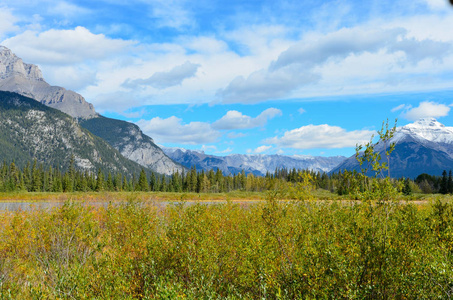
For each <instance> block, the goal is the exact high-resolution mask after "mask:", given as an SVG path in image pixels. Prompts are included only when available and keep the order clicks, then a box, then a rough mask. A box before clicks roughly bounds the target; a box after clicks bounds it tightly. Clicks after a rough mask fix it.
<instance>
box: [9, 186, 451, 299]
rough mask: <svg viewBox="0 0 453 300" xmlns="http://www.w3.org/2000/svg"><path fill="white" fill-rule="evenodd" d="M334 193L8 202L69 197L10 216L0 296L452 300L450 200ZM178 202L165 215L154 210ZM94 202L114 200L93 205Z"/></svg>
mask: <svg viewBox="0 0 453 300" xmlns="http://www.w3.org/2000/svg"><path fill="white" fill-rule="evenodd" d="M316 193H320V192H315V193H314V194H315V195H316ZM328 196H329V195H327V194H324V195H322V194H318V198H316V197H314V199H315V200H311V201H288V200H285V201H282V199H283V198H284V197H283V196H282V195H279V194H278V193H272V194H262V193H241V192H237V193H233V194H201V195H198V194H184V195H183V194H171V193H152V194H150V193H99V194H98V193H92V194H84V193H80V194H77V193H75V194H41V193H37V194H32V193H25V194H4V195H0V199H2V201H10V200H11V199H15V200H16V201H49V200H54V201H62V202H63V205H61V206H58V207H54V208H53V209H51V210H30V211H20V210H19V211H14V212H0V298H2V299H72V298H73V299H239V298H244V299H258V298H260V299H320V298H321V299H329V298H330V299H363V298H370V299H415V298H418V299H434V298H439V299H448V298H450V297H451V296H452V293H453V205H452V204H451V203H450V200H451V196H450V197H448V196H445V197H443V198H440V196H436V195H431V196H430V197H425V198H422V197H419V196H417V195H416V196H413V197H412V198H417V200H419V201H420V200H421V202H419V201H416V202H414V201H412V200H410V199H405V198H402V199H398V200H396V201H391V202H385V203H378V202H369V201H363V202H358V201H345V199H341V198H339V197H337V196H335V195H332V197H330V196H329V197H330V198H329V197H328ZM319 199H321V200H327V199H330V200H329V201H318V200H319ZM172 200H177V202H175V203H174V204H169V205H167V206H165V208H164V209H162V207H161V206H159V205H156V201H170V202H171V201H172ZM181 200H189V201H193V200H201V201H200V203H199V204H194V203H191V204H190V205H188V204H184V201H181ZM212 200H222V201H219V203H218V204H212ZM224 200H227V201H224ZM228 200H231V201H228ZM249 200H253V201H252V202H250V201H249ZM256 200H262V201H258V202H257V201H256ZM406 200H407V201H406ZM91 201H93V202H96V201H107V202H112V203H115V204H110V205H106V206H90V205H87V204H89V203H90V202H91ZM118 201H119V202H118ZM203 201H210V203H211V204H210V205H203V204H202V203H203Z"/></svg>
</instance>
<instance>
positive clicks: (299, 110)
mask: <svg viewBox="0 0 453 300" xmlns="http://www.w3.org/2000/svg"><path fill="white" fill-rule="evenodd" d="M297 111H298V112H299V114H303V113H305V112H306V110H305V109H303V108H302V107H301V108H299V109H298V110H297Z"/></svg>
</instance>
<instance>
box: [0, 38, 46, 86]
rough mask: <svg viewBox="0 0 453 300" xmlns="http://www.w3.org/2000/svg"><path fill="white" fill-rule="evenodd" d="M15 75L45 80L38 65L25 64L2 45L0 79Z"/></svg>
mask: <svg viewBox="0 0 453 300" xmlns="http://www.w3.org/2000/svg"><path fill="white" fill-rule="evenodd" d="M13 76H21V77H24V78H26V79H28V80H39V81H44V78H43V77H42V73H41V70H40V69H39V68H38V66H36V65H33V64H25V63H24V62H23V61H22V59H20V58H19V57H17V56H16V55H15V54H14V53H13V52H12V51H11V50H10V49H8V48H6V47H4V46H0V79H6V78H9V77H13Z"/></svg>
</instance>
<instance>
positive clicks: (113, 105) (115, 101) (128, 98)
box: [87, 92, 142, 114]
mask: <svg viewBox="0 0 453 300" xmlns="http://www.w3.org/2000/svg"><path fill="white" fill-rule="evenodd" d="M87 100H89V101H90V102H92V103H93V104H94V107H95V108H96V111H98V112H100V113H104V112H106V111H109V112H117V113H120V114H123V112H124V111H126V110H128V109H129V108H130V107H134V106H139V105H140V104H142V101H140V100H139V99H137V98H135V97H134V96H132V95H131V94H130V93H126V92H112V93H105V94H99V95H97V97H96V98H94V99H87Z"/></svg>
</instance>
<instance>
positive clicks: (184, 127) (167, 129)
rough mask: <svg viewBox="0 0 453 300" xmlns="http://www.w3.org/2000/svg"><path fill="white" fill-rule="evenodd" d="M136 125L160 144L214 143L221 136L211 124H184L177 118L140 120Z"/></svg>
mask: <svg viewBox="0 0 453 300" xmlns="http://www.w3.org/2000/svg"><path fill="white" fill-rule="evenodd" d="M136 124H137V125H138V126H140V128H141V129H142V130H143V132H145V133H146V134H147V135H149V136H150V137H152V138H153V139H154V140H155V141H156V142H158V143H180V144H191V145H196V144H205V143H214V142H216V141H217V140H218V138H219V137H220V135H221V134H220V133H219V132H218V131H216V130H214V129H212V128H211V125H210V124H209V123H204V122H190V123H189V124H183V123H182V119H180V118H177V117H175V116H172V117H169V118H167V119H162V118H159V117H156V118H153V119H151V120H139V121H138V122H137V123H136Z"/></svg>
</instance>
